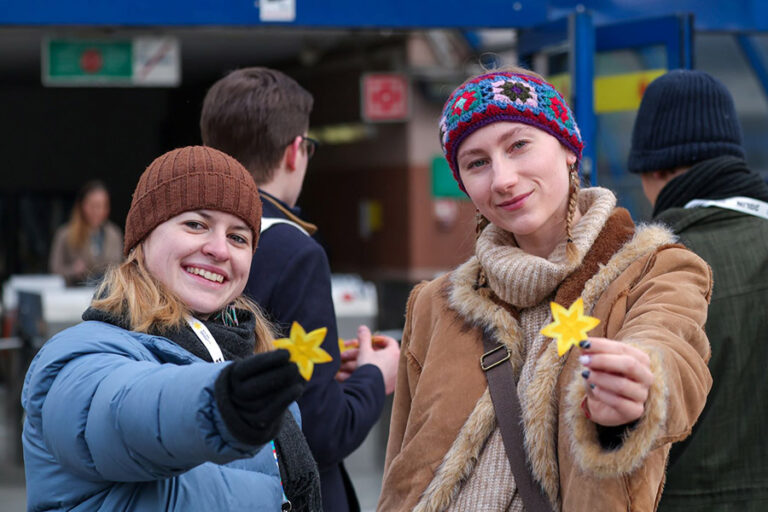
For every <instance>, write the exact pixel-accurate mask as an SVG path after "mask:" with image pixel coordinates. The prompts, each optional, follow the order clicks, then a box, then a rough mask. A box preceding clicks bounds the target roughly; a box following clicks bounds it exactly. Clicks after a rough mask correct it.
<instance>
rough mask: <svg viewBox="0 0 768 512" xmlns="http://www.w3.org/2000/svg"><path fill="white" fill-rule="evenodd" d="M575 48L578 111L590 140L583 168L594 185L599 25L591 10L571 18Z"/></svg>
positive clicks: (585, 146) (584, 135)
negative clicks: (595, 77) (597, 39)
mask: <svg viewBox="0 0 768 512" xmlns="http://www.w3.org/2000/svg"><path fill="white" fill-rule="evenodd" d="M570 25H571V28H570V30H569V31H568V32H569V33H570V35H571V39H572V41H573V42H572V45H571V47H572V48H573V51H572V52H571V55H572V58H573V64H572V65H571V69H572V70H573V90H574V100H575V104H574V110H575V112H574V115H575V116H576V119H578V120H579V129H580V130H581V137H582V138H583V139H584V141H585V142H586V143H585V145H584V155H583V158H582V164H581V165H582V172H583V173H584V176H588V177H589V181H590V182H591V183H592V185H597V172H596V171H597V169H596V168H595V164H596V163H597V151H596V149H595V144H594V142H595V132H596V131H597V127H596V124H595V114H594V112H595V108H594V91H593V87H594V76H595V29H594V27H593V26H592V15H591V14H589V13H588V12H584V11H582V12H577V13H576V14H574V15H572V16H571V18H570Z"/></svg>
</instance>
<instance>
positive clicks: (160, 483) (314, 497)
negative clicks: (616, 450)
mask: <svg viewBox="0 0 768 512" xmlns="http://www.w3.org/2000/svg"><path fill="white" fill-rule="evenodd" d="M261 220H262V205H261V200H260V199H259V193H258V188H257V186H256V184H255V183H254V182H253V180H252V179H251V177H250V175H249V174H248V172H247V171H246V170H245V168H243V166H242V165H240V163H238V162H237V161H236V160H235V159H234V158H232V157H230V156H228V155H226V154H224V153H222V152H220V151H218V150H216V149H213V148H208V147H204V146H193V147H185V148H179V149H176V150H173V151H169V152H168V153H166V154H164V155H161V156H160V157H158V158H157V159H155V161H153V162H152V163H151V164H150V165H149V167H147V169H146V170H145V171H144V173H143V174H142V175H141V177H140V178H139V183H138V185H137V186H136V190H135V192H134V195H133V200H132V202H131V208H130V210H129V211H128V216H127V218H126V230H125V256H126V259H125V261H124V262H123V263H122V264H120V265H119V266H116V267H112V268H111V269H110V270H109V271H108V272H107V274H106V276H105V278H104V281H103V282H102V284H101V285H100V287H99V289H98V290H97V292H96V294H95V296H94V299H93V301H92V302H91V306H90V307H89V308H88V309H87V310H86V311H85V313H84V314H83V320H84V322H82V323H80V324H78V325H76V326H74V327H70V328H69V329H66V330H64V331H62V332H60V333H59V334H57V335H56V336H54V337H53V338H51V339H50V340H49V341H48V342H47V343H46V344H45V345H44V346H43V347H42V348H41V349H40V352H39V353H38V354H37V356H36V357H35V359H34V361H32V363H31V365H30V368H29V370H28V372H27V376H26V379H25V383H24V389H23V392H22V404H23V406H24V409H25V411H26V419H25V423H24V433H23V439H22V444H23V447H24V466H25V471H26V482H27V503H28V507H29V510H73V509H76V510H82V511H90V510H94V511H95V510H110V511H146V510H158V511H160V510H165V511H184V512H188V511H201V512H214V511H236V510H237V511H240V510H249V511H264V512H275V511H279V510H293V511H306V512H319V511H321V510H322V503H321V496H320V476H319V473H318V471H317V466H316V464H315V461H314V460H313V458H312V454H311V452H310V450H309V446H308V445H307V442H306V440H305V438H304V436H303V435H302V433H301V427H300V421H301V418H300V415H299V410H298V405H297V404H296V402H295V401H296V399H297V398H298V397H299V396H300V395H301V393H302V392H303V390H304V388H305V386H306V382H305V381H304V379H303V377H301V375H300V374H299V370H298V368H297V366H296V365H295V364H294V363H292V362H291V361H290V354H289V353H288V351H286V350H273V345H272V339H273V338H272V337H273V331H272V328H271V325H270V324H269V323H268V322H267V321H266V320H265V319H264V317H263V315H262V314H261V312H260V310H259V308H258V306H256V305H255V304H254V303H253V302H251V301H250V300H248V299H247V298H245V297H244V296H243V295H242V293H243V289H244V288H245V284H246V282H247V280H248V272H249V269H250V265H251V259H252V257H253V253H254V251H255V250H256V247H257V245H258V240H259V232H260V225H261Z"/></svg>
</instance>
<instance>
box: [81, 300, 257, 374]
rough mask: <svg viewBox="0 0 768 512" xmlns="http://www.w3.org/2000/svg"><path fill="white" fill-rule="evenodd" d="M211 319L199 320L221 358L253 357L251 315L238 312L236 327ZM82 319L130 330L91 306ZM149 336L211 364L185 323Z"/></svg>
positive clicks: (125, 322)
mask: <svg viewBox="0 0 768 512" xmlns="http://www.w3.org/2000/svg"><path fill="white" fill-rule="evenodd" d="M212 317H213V318H214V320H201V321H202V323H203V324H205V326H206V327H207V328H208V330H209V331H211V335H213V337H214V339H215V340H216V342H217V343H218V344H219V347H221V352H222V354H223V355H224V359H226V360H227V361H232V360H235V359H242V358H244V357H247V356H249V355H251V354H253V349H254V346H255V342H256V335H255V333H254V332H253V329H254V328H255V327H256V318H255V317H254V316H253V313H251V312H250V311H248V310H245V309H238V310H237V321H238V325H234V326H229V325H224V324H223V323H222V321H221V320H220V319H219V318H218V315H212ZM83 320H98V321H100V322H106V323H109V324H112V325H116V326H118V327H121V328H123V329H125V330H128V331H130V330H131V328H130V327H129V325H128V319H127V318H125V317H122V316H116V315H112V314H111V313H107V312H105V311H101V310H99V309H94V308H92V307H90V308H88V309H86V310H85V313H83ZM150 334H156V335H158V336H163V337H165V338H168V339H169V340H171V341H173V342H174V343H176V344H177V345H178V346H180V347H181V348H183V349H184V350H186V351H187V352H191V353H192V354H194V355H196V356H197V357H199V358H200V359H202V360H204V361H208V362H213V359H212V358H211V354H210V353H209V352H208V349H207V348H205V345H203V342H202V341H200V338H198V337H197V334H195V332H194V331H193V330H192V328H191V327H189V326H188V325H187V324H186V322H185V323H183V324H182V325H181V326H179V327H177V328H175V329H170V330H162V331H153V332H151V333H150Z"/></svg>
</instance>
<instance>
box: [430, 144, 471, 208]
mask: <svg viewBox="0 0 768 512" xmlns="http://www.w3.org/2000/svg"><path fill="white" fill-rule="evenodd" d="M432 197H434V198H451V199H467V200H468V199H469V198H468V197H467V194H465V193H464V192H462V191H461V189H460V188H459V185H458V184H457V183H456V180H455V179H454V178H453V172H452V171H451V167H450V166H449V165H448V161H447V160H446V159H445V157H444V156H442V155H436V156H435V157H433V158H432Z"/></svg>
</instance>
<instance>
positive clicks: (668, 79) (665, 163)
mask: <svg viewBox="0 0 768 512" xmlns="http://www.w3.org/2000/svg"><path fill="white" fill-rule="evenodd" d="M722 155H733V156H736V157H739V158H744V157H745V156H744V149H743V148H742V147H741V128H740V127H739V120H738V118H737V117H736V109H735V108H734V106H733V98H732V97H731V94H730V93H729V92H728V89H726V88H725V86H724V85H723V84H722V83H721V82H720V81H719V80H717V79H716V78H714V77H713V76H711V75H709V74H707V73H704V72H703V71H692V70H687V69H676V70H674V71H670V72H669V73H666V74H664V75H662V76H660V77H659V78H657V79H656V80H654V81H653V82H651V84H650V85H649V86H648V88H647V89H646V90H645V94H644V95H643V100H642V102H641V103H640V109H639V110H638V111H637V118H636V119H635V127H634V129H633V131H632V148H631V150H630V152H629V160H628V162H627V168H628V169H629V171H630V172H634V173H642V172H650V171H659V170H667V169H675V168H677V167H683V166H688V165H692V164H695V163H697V162H701V161H703V160H708V159H710V158H713V157H717V156H722Z"/></svg>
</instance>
